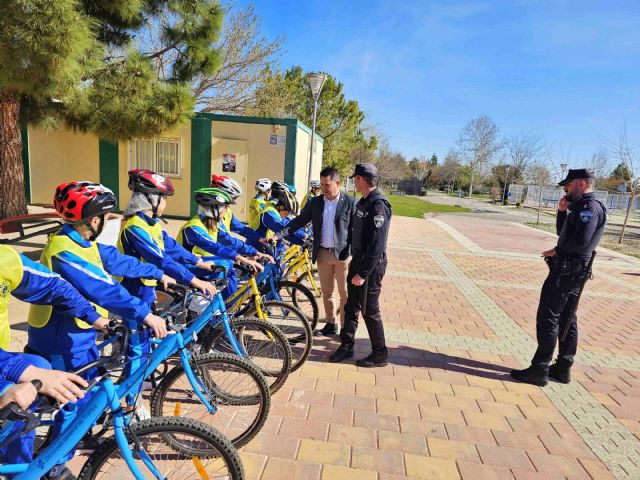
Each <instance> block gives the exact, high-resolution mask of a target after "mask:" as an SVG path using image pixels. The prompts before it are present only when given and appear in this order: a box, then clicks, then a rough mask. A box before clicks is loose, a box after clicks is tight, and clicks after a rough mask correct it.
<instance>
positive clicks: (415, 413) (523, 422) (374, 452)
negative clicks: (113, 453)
mask: <svg viewBox="0 0 640 480" xmlns="http://www.w3.org/2000/svg"><path fill="white" fill-rule="evenodd" d="M553 243H554V238H553V236H552V235H550V234H548V233H546V232H542V231H536V230H532V229H528V228H525V227H523V226H521V225H517V224H513V223H506V222H500V221H496V220H486V219H480V218H477V217H476V218H474V217H473V216H468V215H440V216H435V217H431V218H427V219H424V220H422V219H410V218H403V217H395V218H394V220H393V223H392V229H391V234H390V240H389V249H388V255H389V267H388V274H387V276H386V278H385V281H384V284H383V293H382V298H381V306H382V310H383V320H384V321H385V326H386V331H387V337H388V340H389V342H388V343H389V346H390V350H391V364H390V365H389V366H388V367H385V368H381V369H373V370H367V369H360V368H358V367H356V366H355V365H354V361H350V362H346V363H343V364H331V363H328V362H327V360H326V357H327V355H328V354H329V353H330V352H332V351H333V350H334V349H335V348H336V347H337V345H338V343H337V338H321V339H318V340H317V341H316V343H315V346H314V350H313V352H312V354H311V356H310V358H309V360H308V362H307V363H306V364H305V365H304V367H303V368H301V369H300V370H299V371H297V372H295V373H293V374H292V375H291V376H290V377H289V380H288V381H287V383H286V385H285V386H284V387H283V388H282V389H281V390H280V391H279V392H278V393H277V394H275V395H274V397H273V401H272V410H271V414H270V417H269V419H268V421H267V424H266V425H265V427H264V429H263V431H262V432H261V433H260V434H259V435H258V436H257V437H256V439H255V440H254V441H252V442H251V443H250V444H249V445H247V446H246V447H245V448H244V449H243V450H242V451H241V455H242V458H243V461H244V465H245V470H246V473H247V479H249V480H269V479H278V480H281V479H287V480H295V479H301V480H340V479H350V480H359V479H366V480H401V479H403V480H407V479H409V480H411V479H472V480H483V479H491V480H494V479H497V480H499V479H572V480H573V479H612V478H616V479H637V478H640V330H639V329H638V326H639V325H638V323H639V322H640V320H639V319H638V317H637V315H636V313H637V311H638V307H639V306H640V301H639V300H637V298H640V297H639V294H640V262H638V261H637V260H635V259H631V258H627V257H624V256H621V255H618V254H615V253H612V252H607V251H605V250H602V251H601V252H600V253H599V256H598V258H597V260H596V266H595V279H594V280H593V281H591V282H589V283H588V285H587V287H586V289H585V294H584V296H583V299H582V302H581V306H580V310H579V312H578V316H579V321H580V326H581V340H580V342H581V343H580V351H579V353H578V358H577V363H576V366H575V368H574V381H573V382H572V383H571V384H569V385H561V384H558V383H550V384H549V385H548V386H547V387H545V388H538V387H534V386H531V385H525V384H520V383H516V382H513V381H511V380H510V377H509V376H508V372H509V370H510V369H511V368H514V367H520V366H526V365H528V362H529V360H530V358H531V356H532V354H533V351H534V349H535V310H536V307H537V302H538V297H539V292H540V287H541V284H542V281H543V279H544V277H545V273H546V270H545V269H546V267H545V265H544V263H543V262H542V260H541V259H540V258H539V255H540V253H539V252H541V251H542V250H546V249H547V248H550V246H552V245H553ZM11 308H12V312H16V311H21V312H24V311H26V309H24V307H23V306H22V305H20V304H18V302H15V301H14V302H13V305H12V307H11ZM12 318H17V317H16V316H12ZM17 326H18V328H24V324H20V325H17ZM23 340H24V333H23V332H18V335H16V336H14V347H15V346H16V344H18V343H20V342H22V341H23ZM18 347H19V346H18ZM368 353H369V342H368V340H367V339H366V330H365V329H364V327H363V326H361V328H360V329H359V332H358V340H357V343H356V358H360V357H363V356H365V355H367V354H368ZM354 360H355V359H354Z"/></svg>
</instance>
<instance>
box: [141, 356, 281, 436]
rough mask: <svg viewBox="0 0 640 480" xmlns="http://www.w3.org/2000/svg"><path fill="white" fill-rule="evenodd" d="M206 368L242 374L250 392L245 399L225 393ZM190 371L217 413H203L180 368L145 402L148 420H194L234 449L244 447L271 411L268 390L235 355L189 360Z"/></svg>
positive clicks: (251, 367)
mask: <svg viewBox="0 0 640 480" xmlns="http://www.w3.org/2000/svg"><path fill="white" fill-rule="evenodd" d="M207 367H213V368H215V369H218V370H217V371H220V372H224V373H233V372H238V371H240V372H242V373H244V374H246V376H247V378H248V379H250V381H249V382H248V383H249V384H250V385H249V388H250V389H251V390H252V391H250V394H249V395H238V394H232V393H230V392H228V391H225V387H224V386H223V385H222V382H221V380H224V378H221V377H219V376H218V375H217V374H216V375H215V378H211V377H212V376H211V372H214V371H216V370H213V368H212V369H211V370H209V369H206V368H207ZM192 369H193V371H194V373H195V374H196V375H197V376H199V377H200V379H201V380H202V381H203V383H204V385H205V386H206V387H207V388H208V389H209V390H210V391H211V392H212V394H213V395H214V396H215V400H213V404H214V406H215V407H216V409H217V411H216V413H215V414H210V413H209V412H208V411H207V409H206V408H205V406H204V405H203V404H202V403H201V402H200V399H199V398H198V397H197V396H196V394H195V393H194V391H193V389H192V387H191V384H190V383H189V380H188V379H187V377H186V373H185V371H184V368H183V367H182V366H177V367H175V368H174V369H173V370H171V371H170V372H169V373H168V374H167V375H166V377H165V378H164V379H163V380H162V383H161V384H160V386H159V387H158V388H157V389H155V390H154V391H153V394H152V396H151V399H150V401H149V403H150V405H151V414H152V416H154V417H162V416H172V415H173V416H182V417H188V418H194V417H195V419H196V420H199V421H204V422H205V423H206V424H207V425H211V426H212V427H214V428H216V429H217V430H218V431H220V432H221V433H223V434H224V435H226V436H227V437H229V439H231V442H232V443H233V445H234V446H235V447H237V448H240V447H241V446H243V445H246V444H247V443H248V442H249V441H250V440H251V439H253V437H255V436H256V435H257V434H258V432H259V431H260V429H261V428H262V427H263V426H264V422H265V421H266V420H267V416H268V415H269V409H270V407H271V395H270V394H269V388H268V386H267V382H266V380H265V379H264V377H263V376H262V374H261V373H260V371H259V370H258V368H257V367H256V366H255V365H253V364H252V363H251V362H249V361H247V360H244V359H242V358H240V357H238V356H235V355H227V354H221V353H206V354H204V355H197V356H194V357H192ZM174 399H175V400H174ZM167 413H169V414H170V415H167Z"/></svg>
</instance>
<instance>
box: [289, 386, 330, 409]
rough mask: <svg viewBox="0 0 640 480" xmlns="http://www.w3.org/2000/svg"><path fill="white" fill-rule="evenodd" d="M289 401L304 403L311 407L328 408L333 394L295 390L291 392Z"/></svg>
mask: <svg viewBox="0 0 640 480" xmlns="http://www.w3.org/2000/svg"><path fill="white" fill-rule="evenodd" d="M289 401H290V402H304V403H308V404H311V405H325V406H327V407H329V406H331V405H332V403H333V393H331V392H318V391H316V390H307V389H304V390H303V389H299V388H296V389H294V390H293V392H291V397H290V400H289Z"/></svg>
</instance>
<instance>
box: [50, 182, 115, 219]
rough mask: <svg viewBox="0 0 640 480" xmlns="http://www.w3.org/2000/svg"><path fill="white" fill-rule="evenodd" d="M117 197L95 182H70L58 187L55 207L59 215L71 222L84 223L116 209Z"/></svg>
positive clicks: (54, 202) (54, 198)
mask: <svg viewBox="0 0 640 480" xmlns="http://www.w3.org/2000/svg"><path fill="white" fill-rule="evenodd" d="M116 203H117V200H116V196H115V195H114V194H113V192H112V191H111V190H109V189H108V188H107V187H105V186H104V185H100V184H99V183H93V182H69V183H63V184H61V185H58V187H57V188H56V193H55V195H54V197H53V205H54V207H55V209H56V212H57V213H58V215H60V216H61V217H62V218H64V219H65V220H67V221H69V222H83V221H85V220H88V219H90V218H92V217H97V216H98V215H104V214H106V213H109V212H111V211H113V210H114V209H115V208H116Z"/></svg>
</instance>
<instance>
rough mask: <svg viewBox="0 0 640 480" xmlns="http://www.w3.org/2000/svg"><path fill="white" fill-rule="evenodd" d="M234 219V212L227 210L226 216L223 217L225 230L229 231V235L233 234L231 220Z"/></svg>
mask: <svg viewBox="0 0 640 480" xmlns="http://www.w3.org/2000/svg"><path fill="white" fill-rule="evenodd" d="M232 219H233V211H231V208H227V210H226V211H225V212H224V215H223V216H222V220H221V222H222V224H223V225H224V226H225V228H226V229H227V233H231V220H232Z"/></svg>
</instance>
